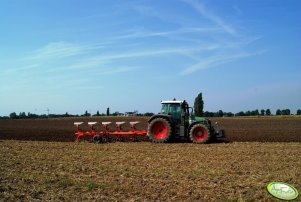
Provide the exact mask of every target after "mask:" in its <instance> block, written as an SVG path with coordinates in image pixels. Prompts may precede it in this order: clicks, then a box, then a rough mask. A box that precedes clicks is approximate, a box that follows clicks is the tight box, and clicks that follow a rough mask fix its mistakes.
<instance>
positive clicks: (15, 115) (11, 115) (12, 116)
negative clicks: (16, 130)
mask: <svg viewBox="0 0 301 202" xmlns="http://www.w3.org/2000/svg"><path fill="white" fill-rule="evenodd" d="M9 118H11V119H16V118H18V116H17V113H16V112H12V113H10V114H9Z"/></svg>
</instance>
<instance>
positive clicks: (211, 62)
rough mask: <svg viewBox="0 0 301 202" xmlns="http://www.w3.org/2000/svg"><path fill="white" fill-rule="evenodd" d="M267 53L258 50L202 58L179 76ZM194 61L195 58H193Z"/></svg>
mask: <svg viewBox="0 0 301 202" xmlns="http://www.w3.org/2000/svg"><path fill="white" fill-rule="evenodd" d="M265 52H267V50H260V51H256V52H239V53H232V54H220V55H213V56H211V57H208V58H202V60H199V61H198V62H197V63H196V64H194V65H192V66H190V67H187V68H186V69H184V70H183V71H182V72H181V74H182V75H189V74H192V73H194V72H196V71H198V70H201V69H208V68H212V67H215V66H218V65H221V64H225V63H229V62H232V61H235V60H237V59H240V58H246V57H251V56H254V55H260V54H263V53H265ZM195 59H196V58H195Z"/></svg>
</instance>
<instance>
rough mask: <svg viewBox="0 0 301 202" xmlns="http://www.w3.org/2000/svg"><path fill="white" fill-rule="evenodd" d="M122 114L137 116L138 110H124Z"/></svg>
mask: <svg viewBox="0 0 301 202" xmlns="http://www.w3.org/2000/svg"><path fill="white" fill-rule="evenodd" d="M124 116H138V111H137V110H135V111H133V112H125V113H124Z"/></svg>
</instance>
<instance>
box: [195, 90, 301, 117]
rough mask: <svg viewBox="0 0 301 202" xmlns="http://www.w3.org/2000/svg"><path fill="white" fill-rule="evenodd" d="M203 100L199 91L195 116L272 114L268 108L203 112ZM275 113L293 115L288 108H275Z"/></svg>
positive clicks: (298, 111) (299, 111) (299, 113)
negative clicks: (234, 111) (235, 111)
mask: <svg viewBox="0 0 301 202" xmlns="http://www.w3.org/2000/svg"><path fill="white" fill-rule="evenodd" d="M203 109H204V101H203V95H202V93H199V94H198V95H197V97H196V98H195V100H194V111H195V115H196V116H204V117H224V116H226V117H232V116H271V115H274V114H272V112H271V110H270V109H261V110H258V109H255V110H248V111H245V112H244V111H240V112H238V113H232V112H223V111H222V110H219V111H217V112H209V111H205V112H204V110H203ZM275 115H293V114H292V113H291V110H290V109H277V110H276V114H275ZM296 115H301V109H298V110H297V112H296Z"/></svg>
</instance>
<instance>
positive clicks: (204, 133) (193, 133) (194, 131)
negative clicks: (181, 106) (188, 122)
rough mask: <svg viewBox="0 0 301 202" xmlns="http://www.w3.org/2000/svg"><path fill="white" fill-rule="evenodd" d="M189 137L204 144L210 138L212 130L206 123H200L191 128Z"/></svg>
mask: <svg viewBox="0 0 301 202" xmlns="http://www.w3.org/2000/svg"><path fill="white" fill-rule="evenodd" d="M189 138H190V140H191V141H192V142H193V143H197V144H204V143H207V142H209V140H210V131H209V129H208V128H207V126H205V125H204V124H201V123H198V124H195V125H194V126H192V128H191V129H190V131H189Z"/></svg>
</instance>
